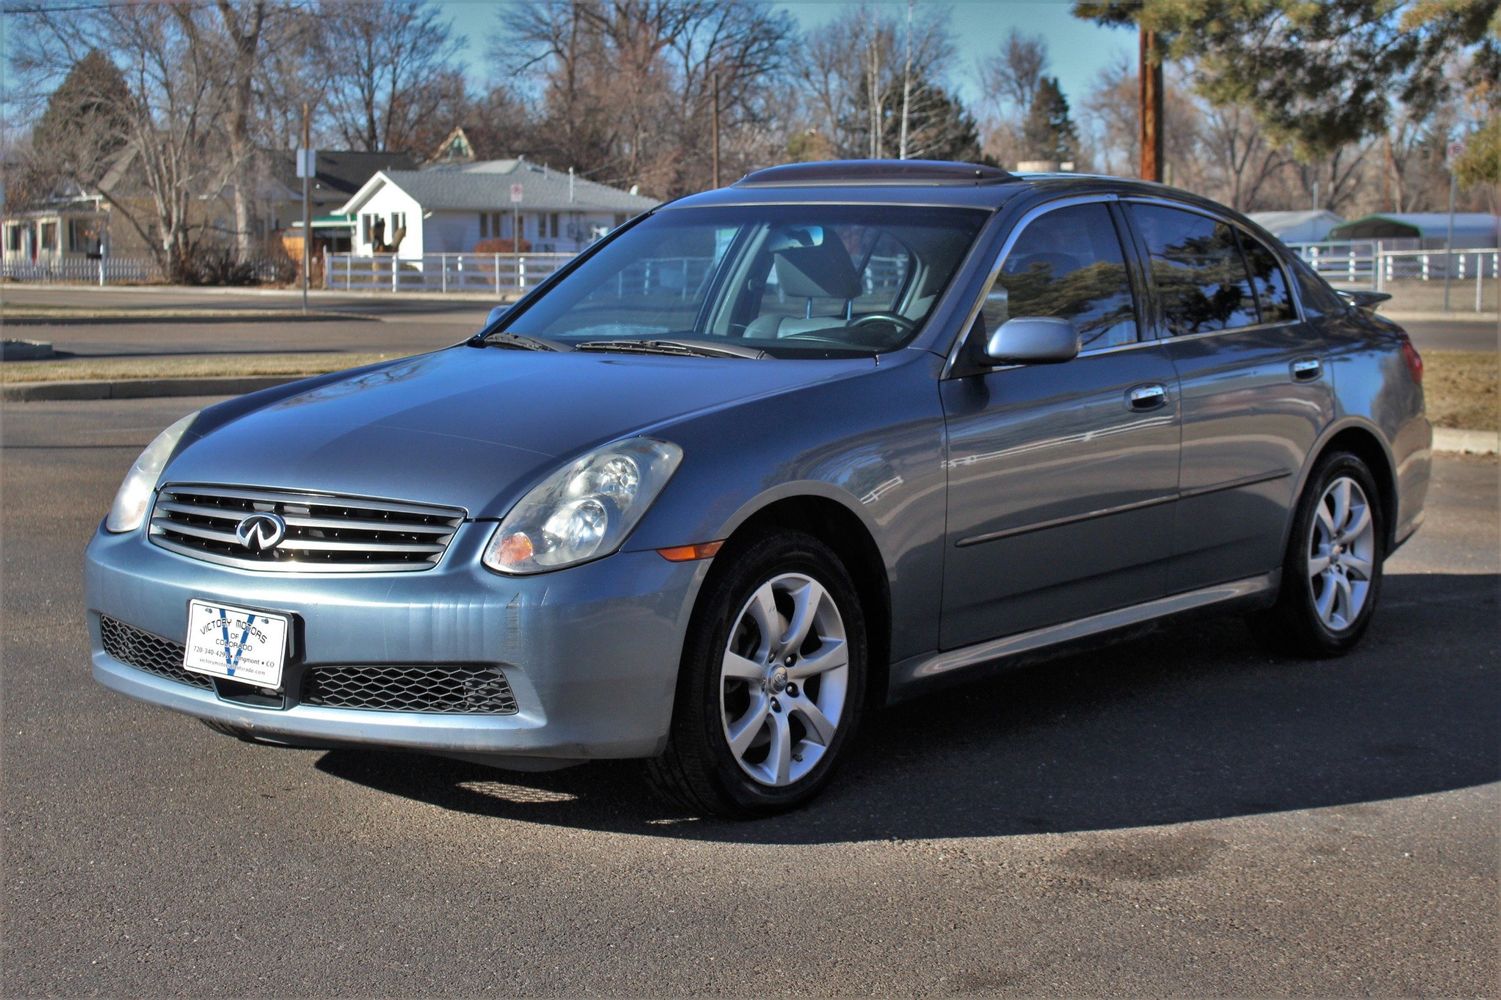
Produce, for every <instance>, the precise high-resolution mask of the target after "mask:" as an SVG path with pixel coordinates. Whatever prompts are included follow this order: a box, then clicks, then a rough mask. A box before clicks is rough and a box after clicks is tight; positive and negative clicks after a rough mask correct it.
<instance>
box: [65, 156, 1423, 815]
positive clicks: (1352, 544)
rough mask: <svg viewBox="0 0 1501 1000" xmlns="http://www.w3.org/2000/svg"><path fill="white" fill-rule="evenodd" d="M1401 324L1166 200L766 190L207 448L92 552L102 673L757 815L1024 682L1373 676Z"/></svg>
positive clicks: (1418, 403) (668, 229)
mask: <svg viewBox="0 0 1501 1000" xmlns="http://www.w3.org/2000/svg"><path fill="white" fill-rule="evenodd" d="M1371 298H1372V297H1370V296H1356V297H1353V298H1352V297H1349V296H1344V295H1340V294H1336V293H1335V292H1334V291H1333V290H1331V289H1330V288H1329V286H1328V285H1326V284H1325V283H1324V282H1323V281H1322V280H1321V279H1320V278H1319V277H1318V276H1317V275H1316V274H1314V273H1313V272H1312V271H1310V270H1309V269H1308V268H1307V267H1306V266H1305V265H1304V264H1303V263H1302V262H1300V261H1299V260H1298V259H1297V258H1296V257H1295V256H1294V255H1292V254H1290V253H1289V252H1288V251H1287V250H1286V249H1285V248H1284V247H1282V246H1281V245H1280V244H1279V243H1277V241H1276V240H1275V239H1273V238H1271V237H1270V236H1268V235H1267V234H1266V233H1265V232H1264V231H1262V230H1261V229H1259V228H1257V227H1256V226H1255V225H1254V224H1253V223H1251V222H1249V221H1248V220H1247V219H1245V218H1244V217H1242V216H1240V215H1238V214H1236V213H1234V212H1231V211H1229V210H1227V209H1225V208H1223V207H1221V206H1219V205H1216V204H1213V203H1211V202H1208V201H1205V200H1203V199H1200V198H1196V197H1193V196H1191V195H1187V194H1184V193H1182V192H1178V191H1174V190H1172V189H1169V188H1164V187H1160V186H1155V185H1148V184H1141V183H1133V182H1129V181H1121V180H1116V179H1111V178H1096V177H1084V176H1040V175H1012V174H1008V173H1005V172H1003V171H999V170H995V169H991V168H985V167H976V166H973V165H966V164H945V163H913V162H908V163H882V162H878V161H872V162H861V163H822V164H804V165H793V166H786V167H777V168H772V169H770V170H764V171H760V172H758V173H754V174H751V175H750V176H748V177H746V178H745V179H744V180H742V181H741V182H740V183H738V184H736V185H734V186H732V187H729V188H725V189H722V190H718V191H712V192H708V193H706V194H702V195H697V196H694V197H691V198H687V199H683V200H681V201H677V202H673V203H671V204H668V205H666V206H664V207H662V208H660V209H658V210H657V211H655V212H652V213H650V214H648V215H645V216H643V217H641V218H639V219H636V220H635V221H633V222H632V223H630V224H629V225H627V226H624V227H622V228H621V229H619V230H617V231H616V232H615V233H613V234H611V235H610V236H609V237H608V238H607V239H604V240H602V241H601V242H600V243H599V244H597V245H596V246H595V247H593V248H592V249H591V250H589V251H588V252H586V253H584V254H582V255H580V256H579V257H578V258H577V259H576V260H575V261H574V262H572V263H571V265H570V266H569V267H567V268H566V269H565V270H563V271H562V272H561V273H559V274H558V275H556V276H555V277H554V278H552V279H550V280H549V281H548V282H547V283H546V284H544V285H542V286H541V287H539V288H538V289H536V290H535V291H534V292H532V293H531V294H529V295H528V296H526V297H525V298H524V299H522V300H521V301H520V302H518V303H516V304H515V305H514V306H512V307H511V308H509V309H508V310H505V311H503V312H500V311H498V312H497V314H495V316H494V318H493V319H492V320H491V322H490V323H489V324H488V325H487V326H486V328H485V329H484V330H482V331H481V332H480V333H479V334H478V335H476V336H475V337H474V338H473V339H471V340H470V341H468V342H466V343H463V344H459V345H455V346H453V347H450V348H448V349H445V350H441V351H436V352H434V353H431V354H425V355H421V356H418V357H412V358H406V359H403V360H399V361H392V362H387V363H382V364H378V365H374V366H370V367H367V368H362V369H356V370H353V371H347V372H340V373H337V374H334V375H328V376H324V377H320V378H315V379H309V380H306V381H302V382H297V383H293V384H290V385H286V386H282V387H279V388H275V389H269V390H266V391H264V392H259V393H254V394H251V395H249V396H244V397H241V398H239V399H234V400H230V401H228V402H224V403H220V404H218V405H216V406H211V407H209V408H207V409H204V410H202V411H200V412H198V413H195V414H192V415H190V416H188V417H185V418H183V419H182V420H180V421H178V422H177V423H176V424H174V425H173V426H171V427H169V428H168V429H167V430H165V431H164V432H163V433H162V434H161V436H160V437H158V438H157V439H156V440H155V441H154V442H152V444H151V445H150V446H149V447H148V448H147V449H146V451H145V452H144V453H143V454H142V455H141V457H140V458H139V459H138V460H137V462H136V464H135V466H134V468H132V469H131V470H130V472H129V474H128V475H127V476H126V478H125V481H124V483H123V484H122V485H121V487H120V491H119V494H118V496H117V497H116V498H115V502H114V506H113V507H112V509H111V510H110V512H109V516H108V517H107V518H106V519H105V521H104V523H103V524H101V525H100V528H99V531H98V533H97V534H96V536H95V537H94V539H93V542H92V544H91V545H90V546H89V550H88V557H87V584H88V585H87V600H88V625H89V630H90V633H91V635H92V638H93V665H94V675H95V677H96V678H97V679H98V680H99V681H100V682H101V683H103V684H105V685H106V686H108V687H110V688H113V689H114V690H116V691H120V692H122V693H124V694H127V695H131V696H133V697H136V698H140V699H143V700H145V701H149V702H152V703H155V704H158V705H162V706H164V707H167V708H172V709H176V710H178V711H181V712H186V713H188V714H190V715H194V716H197V717H198V718H200V719H202V720H204V721H205V722H207V723H208V724H209V725H210V726H212V727H214V728H215V729H218V730H221V731H223V732H226V733H229V734H231V735H235V736H238V737H241V738H243V739H252V740H261V741H268V742H274V743H283V744H289V745H293V746H347V745H362V746H376V747H388V748H406V749H411V750H418V751H426V752H431V753H438V754H445V755H451V756H455V757H462V758H467V759H475V760H483V761H488V762H492V763H496V764H499V765H502V766H508V767H513V768H543V767H552V766H561V765H565V764H570V763H576V762H579V761H584V760H588V759H591V758H602V757H639V758H646V759H647V760H648V766H647V772H648V774H649V775H650V777H651V778H652V780H653V782H654V783H655V784H656V785H657V786H658V787H659V788H661V789H662V790H664V791H666V792H667V793H669V794H671V795H673V796H676V797H677V798H679V799H681V800H683V801H685V802H686V803H687V804H689V806H690V807H692V808H694V809H697V810H701V811H705V812H713V813H719V814H727V815H754V814H760V813H765V812H770V811H774V810H778V809H784V808H787V807H789V806H793V805H796V804H799V803H801V802H804V801H806V800H807V799H809V798H810V797H811V796H813V795H814V794H815V793H816V792H817V791H818V790H819V789H820V788H821V787H823V786H824V785H825V784H826V783H827V782H828V781H829V779H830V776H831V774H832V773H833V770H834V767H835V764H836V763H837V761H838V759H839V757H840V756H841V751H842V749H843V748H844V747H845V746H846V745H847V744H848V742H849V740H850V738H851V736H852V735H853V734H854V732H855V730H856V728H857V727H858V725H859V724H860V721H861V718H862V716H863V715H865V714H866V713H867V712H868V711H869V710H870V709H871V708H872V707H874V706H878V705H880V704H882V703H884V702H886V701H888V700H891V699H896V698H901V697H905V696H909V695H911V694H914V693H917V692H920V691H923V690H926V689H928V688H930V687H932V686H934V685H938V684H942V683H945V682H948V681H951V680H954V679H958V678H963V677H972V676H975V675H976V674H978V673H983V672H985V671H988V670H992V669H995V668H996V667H997V666H998V665H1002V664H1005V663H1006V662H1008V661H1013V662H1014V661H1016V660H1017V659H1018V658H1019V657H1022V656H1029V657H1030V656H1031V655H1033V654H1037V653H1039V652H1042V651H1048V650H1057V649H1061V648H1072V647H1074V646H1076V645H1077V644H1078V643H1080V642H1083V641H1093V640H1097V639H1100V638H1108V637H1110V636H1112V635H1116V634H1119V633H1121V632H1122V631H1123V630H1128V629H1134V628H1137V627H1139V626H1141V625H1143V624H1145V623H1149V622H1153V621H1157V620H1161V619H1164V618H1168V617H1171V616H1174V615H1178V614H1181V613H1184V612H1189V611H1194V610H1197V609H1202V608H1205V607H1208V606H1211V605H1213V606H1218V607H1221V608H1223V609H1226V610H1237V611H1242V612H1247V613H1252V614H1255V615H1258V616H1259V617H1260V619H1261V622H1262V625H1261V627H1260V629H1259V630H1258V631H1259V632H1260V633H1261V634H1262V635H1264V636H1265V637H1266V638H1267V639H1268V640H1270V641H1273V642H1275V643H1277V644H1278V645H1279V646H1281V647H1282V648H1284V649H1286V650H1289V651H1291V652H1294V653H1298V654H1303V655H1311V656H1327V655H1332V654H1337V653H1341V652H1344V651H1346V650H1348V649H1350V648H1351V647H1352V646H1354V645H1355V643H1356V642H1357V641H1358V640H1359V639H1360V637H1361V634H1362V633H1363V632H1364V631H1365V629H1366V627H1367V626H1368V624H1369V623H1370V620H1371V615H1372V613H1373V611H1374V609H1375V607H1376V603H1377V597H1378V594H1379V592H1380V588H1381V566H1382V561H1383V559H1384V558H1385V557H1386V556H1387V555H1389V554H1390V553H1391V552H1392V551H1393V550H1394V549H1395V548H1396V546H1398V545H1400V544H1401V543H1402V542H1403V541H1404V540H1406V539H1407V537H1408V536H1409V535H1411V534H1412V532H1413V531H1414V530H1416V529H1417V527H1418V524H1419V522H1420V521H1421V519H1422V513H1423V499H1424V494H1425V493H1426V490H1427V486H1428V478H1429V449H1430V438H1431V433H1430V428H1429V424H1428V421H1427V420H1426V418H1425V417H1424V412H1423V391H1422V386H1421V381H1422V362H1421V359H1420V358H1419V357H1418V354H1417V352H1416V351H1415V350H1414V349H1413V347H1412V344H1411V343H1410V342H1409V341H1408V339H1407V337H1406V335H1405V334H1404V333H1403V332H1402V330H1401V329H1400V328H1398V327H1397V326H1395V325H1393V324H1392V323H1390V322H1387V321H1385V320H1383V319H1381V318H1378V317H1377V316H1375V315H1374V313H1373V309H1372V307H1373V302H1372V301H1371ZM1186 655H1187V651H1186Z"/></svg>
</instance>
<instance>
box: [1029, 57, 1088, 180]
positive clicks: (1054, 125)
mask: <svg viewBox="0 0 1501 1000" xmlns="http://www.w3.org/2000/svg"><path fill="white" fill-rule="evenodd" d="M1022 139H1023V142H1024V144H1025V147H1026V149H1027V152H1028V153H1029V155H1031V156H1033V157H1034V158H1036V159H1039V160H1055V161H1057V162H1059V163H1067V162H1070V161H1072V160H1074V159H1075V158H1076V157H1077V155H1078V152H1079V130H1078V129H1077V128H1076V127H1075V126H1074V122H1073V119H1072V118H1070V117H1069V114H1068V98H1066V97H1064V96H1063V90H1062V89H1061V88H1060V87H1059V86H1058V78H1057V77H1056V76H1045V77H1043V78H1042V79H1041V81H1039V82H1038V85H1037V93H1036V95H1035V96H1034V97H1033V98H1032V107H1031V109H1029V110H1028V112H1027V120H1026V122H1025V123H1024V125H1023V126H1022Z"/></svg>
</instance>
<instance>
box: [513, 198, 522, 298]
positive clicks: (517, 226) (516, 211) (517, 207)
mask: <svg viewBox="0 0 1501 1000" xmlns="http://www.w3.org/2000/svg"><path fill="white" fill-rule="evenodd" d="M523 194H525V189H524V188H523V187H522V186H521V185H520V184H512V185H511V263H512V265H513V267H514V269H515V270H514V277H515V279H516V280H515V283H516V284H517V285H519V284H521V198H522V195H523Z"/></svg>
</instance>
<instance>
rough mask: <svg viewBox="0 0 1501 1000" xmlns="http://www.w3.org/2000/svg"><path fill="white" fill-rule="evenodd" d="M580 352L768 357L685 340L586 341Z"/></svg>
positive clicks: (752, 350)
mask: <svg viewBox="0 0 1501 1000" xmlns="http://www.w3.org/2000/svg"><path fill="white" fill-rule="evenodd" d="M577 349H578V350H580V351H625V352H629V353H635V354H675V355H677V356H679V357H693V358H750V359H751V360H753V361H759V360H761V359H762V358H767V357H770V355H768V354H767V353H766V352H765V351H760V350H757V349H756V348H754V347H741V346H740V345H738V344H699V343H694V342H692V341H686V340H588V341H585V342H584V343H582V344H580V345H578V348H577Z"/></svg>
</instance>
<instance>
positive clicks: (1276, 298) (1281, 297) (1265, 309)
mask: <svg viewBox="0 0 1501 1000" xmlns="http://www.w3.org/2000/svg"><path fill="white" fill-rule="evenodd" d="M1239 235H1240V248H1241V250H1242V251H1244V253H1245V255H1246V268H1247V270H1249V271H1250V272H1251V288H1252V290H1253V291H1254V292H1255V293H1256V304H1257V305H1258V306H1259V307H1260V310H1261V321H1262V322H1263V323H1287V322H1290V321H1291V320H1295V319H1297V318H1298V314H1297V311H1296V310H1295V309H1293V300H1292V295H1291V294H1290V293H1289V292H1288V290H1287V276H1286V275H1285V274H1283V273H1282V265H1281V264H1278V263H1277V258H1276V257H1275V256H1273V254H1272V252H1271V251H1270V250H1268V249H1267V248H1266V247H1265V246H1263V245H1262V244H1261V243H1260V242H1259V241H1257V239H1256V238H1255V237H1254V236H1252V235H1251V234H1250V233H1248V232H1246V231H1245V230H1240V231H1239Z"/></svg>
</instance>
